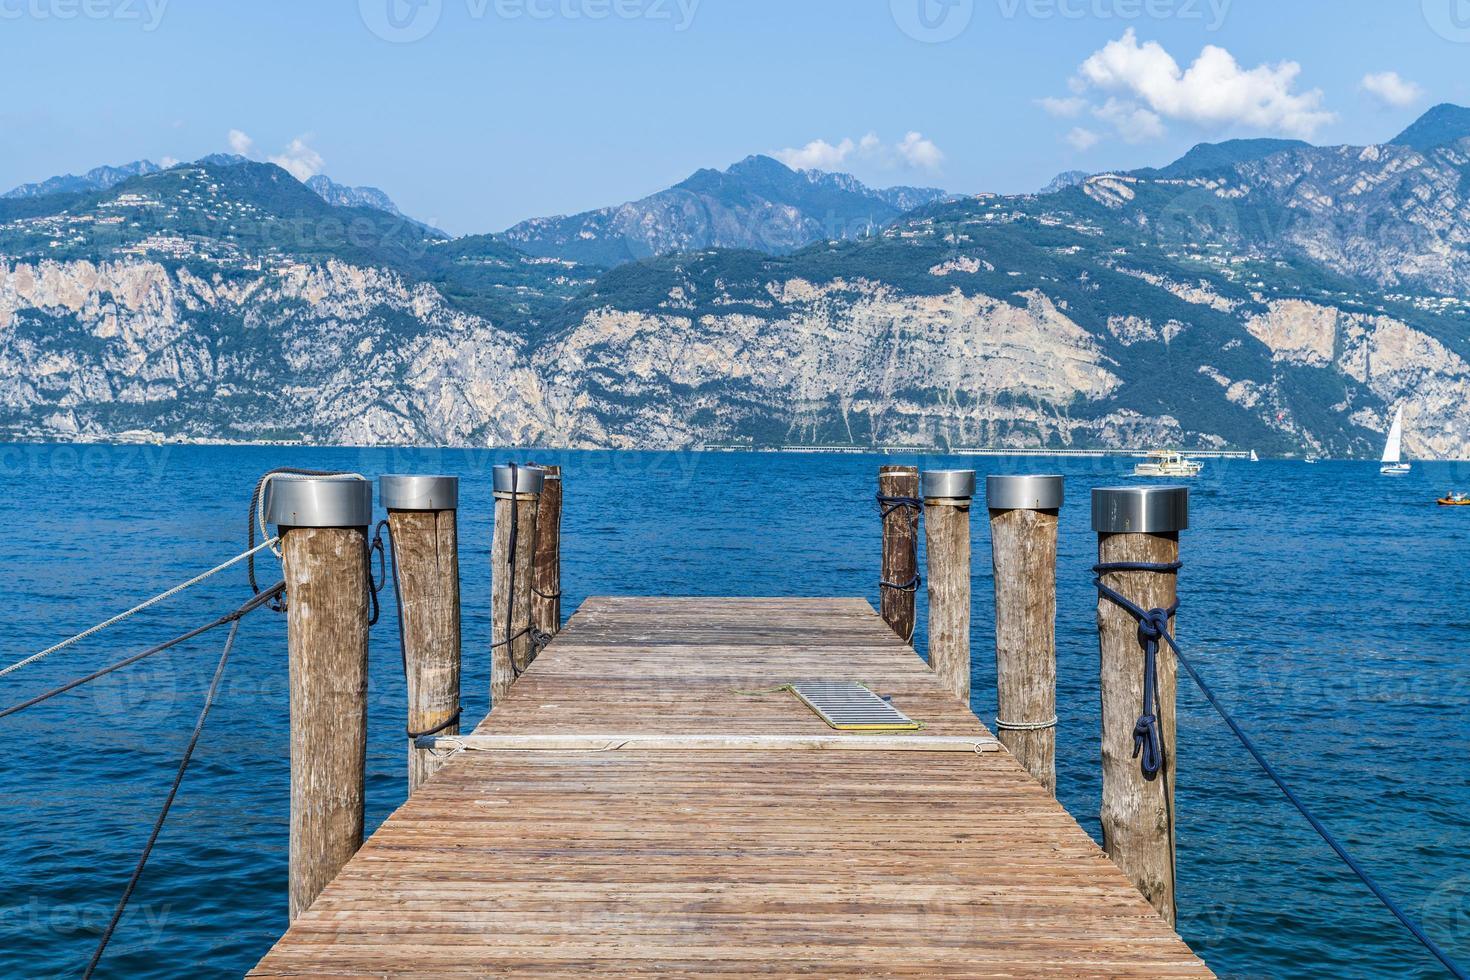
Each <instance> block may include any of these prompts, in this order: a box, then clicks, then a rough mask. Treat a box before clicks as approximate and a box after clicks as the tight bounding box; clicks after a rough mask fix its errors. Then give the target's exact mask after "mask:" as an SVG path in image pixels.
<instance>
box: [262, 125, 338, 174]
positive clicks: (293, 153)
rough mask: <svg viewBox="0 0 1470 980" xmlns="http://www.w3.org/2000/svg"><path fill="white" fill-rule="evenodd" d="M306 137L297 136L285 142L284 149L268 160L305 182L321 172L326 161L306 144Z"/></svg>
mask: <svg viewBox="0 0 1470 980" xmlns="http://www.w3.org/2000/svg"><path fill="white" fill-rule="evenodd" d="M307 139H308V137H306V136H298V137H296V138H295V139H294V140H292V141H291V142H289V143H287V144H286V149H285V150H283V151H282V152H280V153H277V154H276V155H275V156H273V157H271V158H270V162H271V163H274V164H275V165H276V166H278V167H280V168H281V169H282V170H285V171H286V172H287V173H289V174H290V175H291V176H292V177H295V178H296V179H297V180H299V181H302V182H305V181H306V180H307V179H308V178H310V177H315V176H316V175H317V174H319V173H321V172H322V166H323V165H324V164H325V163H326V161H325V160H323V159H322V155H321V154H320V153H318V152H317V151H316V150H314V149H312V148H311V147H310V146H308V145H307V143H306V141H307Z"/></svg>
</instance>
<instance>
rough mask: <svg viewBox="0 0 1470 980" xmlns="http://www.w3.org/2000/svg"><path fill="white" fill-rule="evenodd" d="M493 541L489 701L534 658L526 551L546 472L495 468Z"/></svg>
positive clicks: (502, 692) (529, 549) (531, 544)
mask: <svg viewBox="0 0 1470 980" xmlns="http://www.w3.org/2000/svg"><path fill="white" fill-rule="evenodd" d="M493 481H494V484H493V485H494V492H495V537H494V540H493V542H492V544H491V551H490V562H491V564H490V624H491V637H490V702H491V707H492V708H493V707H494V706H495V705H497V704H499V703H500V699H501V698H502V697H504V696H505V694H506V692H507V691H509V690H510V688H511V685H512V684H514V683H515V681H516V678H517V677H519V676H521V673H522V672H523V671H524V670H525V669H526V668H527V667H529V666H531V660H532V659H533V658H534V657H535V655H536V653H535V649H534V645H533V642H532V640H533V637H532V630H533V629H534V627H533V625H532V623H531V557H532V556H531V552H532V549H533V548H534V546H535V541H534V538H535V533H536V504H537V502H538V501H539V500H540V498H541V489H542V487H543V486H544V485H545V471H543V470H541V469H539V468H538V467H535V466H518V465H516V464H515V463H511V464H509V465H508V466H497V467H495V469H494V473H493Z"/></svg>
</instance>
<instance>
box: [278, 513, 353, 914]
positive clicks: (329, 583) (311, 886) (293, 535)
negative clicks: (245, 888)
mask: <svg viewBox="0 0 1470 980" xmlns="http://www.w3.org/2000/svg"><path fill="white" fill-rule="evenodd" d="M281 553H282V560H281V563H282V565H283V566H284V569H285V580H286V644H287V650H288V659H289V662H290V668H289V670H290V684H291V831H290V834H291V841H290V859H289V883H288V915H289V917H290V918H291V919H295V918H296V917H297V916H298V915H299V914H301V912H302V911H303V910H304V909H306V908H307V907H309V906H310V905H311V903H312V902H313V901H315V900H316V897H317V895H318V894H320V893H321V890H322V889H323V888H324V887H326V885H327V883H328V882H329V881H331V880H332V879H333V878H334V877H336V875H337V872H338V871H340V870H341V869H342V866H343V865H345V864H346V863H347V860H348V859H349V858H351V857H352V855H353V854H354V853H356V851H357V849H358V847H359V846H361V844H362V831H363V779H364V772H365V767H366V765H367V665H368V602H367V589H368V584H367V529H366V528H283V529H282V533H281Z"/></svg>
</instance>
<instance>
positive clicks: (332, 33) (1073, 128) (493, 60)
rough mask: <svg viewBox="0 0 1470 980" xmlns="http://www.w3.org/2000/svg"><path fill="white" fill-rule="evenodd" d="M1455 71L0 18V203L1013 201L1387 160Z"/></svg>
mask: <svg viewBox="0 0 1470 980" xmlns="http://www.w3.org/2000/svg"><path fill="white" fill-rule="evenodd" d="M390 14H391V15H396V16H394V17H390ZM420 35H422V36H420ZM1202 53H1203V54H1204V56H1203V58H1202ZM1197 59H1199V62H1198V64H1196V62H1197ZM1467 65H1470V0H1352V2H1345V0H1337V2H1325V0H1324V2H1314V0H1290V2H1285V0H780V2H777V0H311V2H301V0H297V2H285V0H250V2H243V0H238V2H237V0H208V2H206V0H0V83H3V85H4V91H5V92H6V95H7V98H6V99H5V100H4V104H3V107H0V151H3V152H0V185H3V187H10V186H13V185H15V184H18V183H21V182H24V181H29V180H36V179H40V178H43V177H47V176H50V175H53V174H57V173H64V172H78V171H82V170H86V169H88V168H90V167H92V166H95V165H97V164H99V163H122V162H126V161H129V160H133V159H137V158H140V157H147V158H150V159H153V160H162V159H164V158H175V159H193V158H195V157H198V156H200V155H203V154H205V153H209V152H213V151H219V150H226V149H229V148H230V145H231V138H232V137H231V133H232V132H233V133H235V134H236V135H235V136H234V137H233V138H234V141H235V144H236V146H237V147H242V148H245V149H247V150H248V151H249V152H250V153H251V154H252V155H255V156H257V157H259V158H261V159H269V158H276V159H279V160H280V161H282V162H283V163H288V164H290V165H291V166H292V167H293V168H294V169H296V170H297V171H298V172H301V173H309V172H311V171H313V170H320V171H321V172H325V173H327V174H328V175H330V176H331V177H332V178H333V179H335V180H338V181H341V182H344V183H351V184H373V185H376V186H379V187H381V188H383V189H384V190H386V191H387V192H388V193H389V194H390V195H392V196H393V198H394V199H395V200H397V201H398V202H399V204H400V205H401V206H402V207H403V208H404V209H405V210H406V211H408V212H409V213H410V214H413V215H415V216H417V217H421V218H424V219H426V220H430V221H433V222H435V223H437V224H438V225H440V226H441V227H444V228H447V229H449V230H451V231H453V232H456V233H466V232H476V231H491V230H498V229H500V228H503V227H505V226H506V225H508V224H511V223H513V222H515V221H517V220H520V219H522V218H526V217H531V216H534V215H540V214H551V213H565V212H572V211H577V210H581V209H584V208H589V207H594V206H598V205H602V204H611V203H617V202H620V201H624V200H628V199H631V198H636V197H639V196H641V195H643V194H646V193H649V192H651V191H654V190H657V189H659V188H662V187H666V186H668V185H669V184H671V183H674V182H676V181H678V180H680V179H682V178H683V177H685V176H687V175H688V174H689V173H691V172H692V171H694V170H695V169H697V168H699V167H706V166H717V167H723V166H725V165H727V164H729V163H731V162H733V161H735V160H738V159H740V158H741V157H743V156H745V155H747V154H749V153H761V152H764V153H778V152H781V151H790V152H787V153H786V154H785V158H786V159H788V160H791V161H793V162H809V163H820V164H825V165H827V166H829V167H836V168H840V169H844V170H848V171H851V172H853V173H856V174H857V175H858V176H859V177H861V178H863V179H864V180H866V181H868V182H870V183H875V184H895V183H910V184H925V185H935V186H941V187H944V188H946V189H949V190H952V191H956V192H976V191H1000V192H1014V191H1026V190H1033V189H1035V188H1036V187H1038V186H1040V185H1041V184H1043V183H1045V182H1046V181H1047V180H1049V179H1050V178H1051V177H1052V176H1053V175H1054V174H1055V173H1057V172H1058V171H1061V170H1066V169H1073V168H1076V169H1083V170H1103V169H1108V168H1112V167H1132V166H1141V165H1147V164H1155V163H1163V162H1167V161H1168V160H1170V159H1172V158H1174V157H1176V156H1178V155H1179V154H1180V153H1181V152H1182V151H1184V150H1186V149H1187V148H1188V147H1189V146H1191V145H1193V144H1194V143H1196V142H1199V141H1201V140H1214V139H1220V138H1225V137H1231V136H1257V135H1276V136H1282V135H1285V136H1305V137H1308V138H1311V139H1312V140H1313V141H1314V142H1319V143H1365V142H1373V141H1377V140H1384V139H1388V138H1389V137H1391V136H1392V135H1393V134H1394V133H1396V132H1397V131H1398V130H1400V129H1401V128H1402V127H1403V126H1404V125H1406V124H1407V123H1408V122H1410V121H1411V120H1412V119H1414V118H1415V117H1416V116H1417V115H1418V114H1419V113H1420V112H1421V111H1423V109H1425V108H1427V107H1428V106H1430V105H1432V104H1434V103H1436V102H1444V101H1451V102H1459V103H1461V104H1470V72H1467V71H1466V70H1465V69H1466V67H1467ZM1293 66H1295V67H1293ZM1044 100H1050V101H1044ZM815 141H821V142H819V143H818V142H815Z"/></svg>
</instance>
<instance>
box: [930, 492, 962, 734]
mask: <svg viewBox="0 0 1470 980" xmlns="http://www.w3.org/2000/svg"><path fill="white" fill-rule="evenodd" d="M924 553H925V556H926V558H927V560H928V568H927V571H928V579H929V666H931V667H933V668H934V673H935V674H937V675H938V677H939V680H940V682H941V683H942V684H943V685H944V686H945V687H946V688H948V689H949V690H950V691H952V692H953V693H954V696H955V697H957V698H959V699H960V701H961V702H962V703H964V704H966V705H968V704H969V703H970V505H969V503H968V502H959V501H938V502H936V501H933V500H926V501H924Z"/></svg>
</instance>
